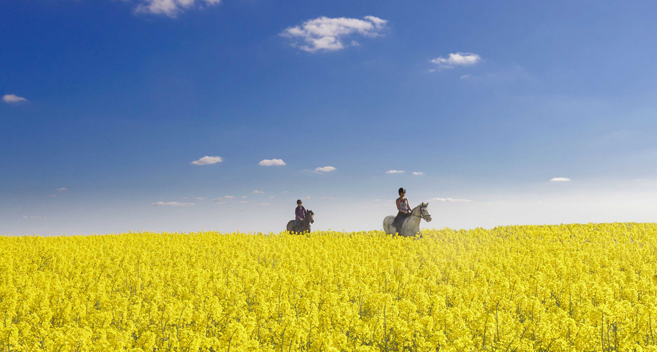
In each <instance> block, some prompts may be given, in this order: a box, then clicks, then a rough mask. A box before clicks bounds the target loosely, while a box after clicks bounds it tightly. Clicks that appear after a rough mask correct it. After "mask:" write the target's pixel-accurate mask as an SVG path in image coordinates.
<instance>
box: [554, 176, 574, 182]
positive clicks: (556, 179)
mask: <svg viewBox="0 0 657 352" xmlns="http://www.w3.org/2000/svg"><path fill="white" fill-rule="evenodd" d="M568 181H570V179H569V178H567V177H555V178H552V179H551V180H550V182H568Z"/></svg>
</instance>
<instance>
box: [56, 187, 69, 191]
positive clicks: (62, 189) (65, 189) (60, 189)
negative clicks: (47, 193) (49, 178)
mask: <svg viewBox="0 0 657 352" xmlns="http://www.w3.org/2000/svg"><path fill="white" fill-rule="evenodd" d="M58 191H59V192H66V191H68V188H65V187H62V188H59V189H58Z"/></svg>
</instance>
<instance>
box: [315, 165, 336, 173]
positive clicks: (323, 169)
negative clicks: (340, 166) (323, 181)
mask: <svg viewBox="0 0 657 352" xmlns="http://www.w3.org/2000/svg"><path fill="white" fill-rule="evenodd" d="M335 170H336V168H334V167H333V166H322V167H317V168H315V172H331V171H335Z"/></svg>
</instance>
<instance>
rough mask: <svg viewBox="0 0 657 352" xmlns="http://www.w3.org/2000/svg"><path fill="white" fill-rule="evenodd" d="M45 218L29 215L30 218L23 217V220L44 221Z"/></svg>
mask: <svg viewBox="0 0 657 352" xmlns="http://www.w3.org/2000/svg"><path fill="white" fill-rule="evenodd" d="M46 218H47V217H46V216H33V215H30V216H28V215H24V216H23V219H28V220H43V219H46Z"/></svg>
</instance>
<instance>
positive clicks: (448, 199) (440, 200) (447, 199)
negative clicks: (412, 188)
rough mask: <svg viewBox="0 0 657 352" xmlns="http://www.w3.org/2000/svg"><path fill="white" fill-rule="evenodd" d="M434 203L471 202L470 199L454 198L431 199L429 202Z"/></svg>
mask: <svg viewBox="0 0 657 352" xmlns="http://www.w3.org/2000/svg"><path fill="white" fill-rule="evenodd" d="M432 200H433V201H436V202H472V201H471V200H470V199H456V198H432V199H429V201H432Z"/></svg>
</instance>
